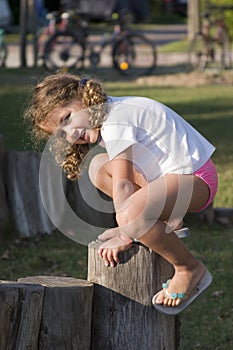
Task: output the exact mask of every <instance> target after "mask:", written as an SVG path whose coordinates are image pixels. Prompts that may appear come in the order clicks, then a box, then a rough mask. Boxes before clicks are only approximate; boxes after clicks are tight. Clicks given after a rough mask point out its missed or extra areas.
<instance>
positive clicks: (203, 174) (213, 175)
mask: <svg viewBox="0 0 233 350" xmlns="http://www.w3.org/2000/svg"><path fill="white" fill-rule="evenodd" d="M193 174H194V175H196V176H198V177H200V178H201V179H202V180H203V181H204V182H205V183H206V184H207V186H208V187H209V190H210V196H209V199H208V201H207V202H206V204H205V205H204V206H203V207H202V208H201V209H198V210H196V212H199V211H202V210H204V209H205V208H207V207H208V206H209V205H210V204H211V203H212V202H213V200H214V197H215V195H216V193H217V189H218V174H217V171H216V168H215V165H214V163H213V162H212V160H211V159H209V160H208V161H207V162H206V163H205V164H204V165H203V166H202V167H201V168H200V169H198V170H197V171H194V173H193Z"/></svg>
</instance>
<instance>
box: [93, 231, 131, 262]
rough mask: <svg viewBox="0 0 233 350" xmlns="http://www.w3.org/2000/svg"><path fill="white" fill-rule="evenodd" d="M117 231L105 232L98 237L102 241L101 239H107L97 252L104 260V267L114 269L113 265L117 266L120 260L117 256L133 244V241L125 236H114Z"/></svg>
mask: <svg viewBox="0 0 233 350" xmlns="http://www.w3.org/2000/svg"><path fill="white" fill-rule="evenodd" d="M117 229H118V228H114V229H110V230H106V231H105V232H104V233H103V234H102V235H100V236H99V238H100V239H102V240H103V238H104V239H105V240H106V239H108V240H107V241H106V242H104V243H103V244H102V245H101V246H100V248H99V250H98V254H99V256H100V257H101V258H103V259H104V264H105V266H106V267H108V266H111V267H114V266H115V264H119V263H120V260H119V256H118V254H119V253H120V252H124V251H126V250H128V249H130V248H131V246H132V243H133V240H132V239H130V238H129V237H127V236H125V235H124V236H123V235H117V236H116V232H117Z"/></svg>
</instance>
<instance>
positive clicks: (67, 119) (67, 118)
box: [63, 114, 70, 124]
mask: <svg viewBox="0 0 233 350" xmlns="http://www.w3.org/2000/svg"><path fill="white" fill-rule="evenodd" d="M69 120H70V114H68V115H67V116H66V117H65V118H64V119H63V123H64V124H67V123H68V122H69Z"/></svg>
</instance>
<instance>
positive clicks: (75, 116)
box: [41, 101, 99, 145]
mask: <svg viewBox="0 0 233 350" xmlns="http://www.w3.org/2000/svg"><path fill="white" fill-rule="evenodd" d="M41 128H42V129H43V130H44V131H46V132H48V133H49V134H53V133H55V134H57V135H58V136H59V137H62V138H65V139H66V140H67V141H68V142H70V143H71V144H79V145H80V144H86V143H95V142H96V141H97V139H98V136H99V130H98V129H97V128H92V127H91V125H90V123H89V115H88V113H87V111H86V110H85V109H81V108H80V105H79V103H78V102H76V101H72V102H70V103H69V104H67V105H66V106H64V107H56V108H54V109H53V110H52V111H51V112H50V113H49V114H48V117H47V120H46V122H45V123H43V124H42V125H41Z"/></svg>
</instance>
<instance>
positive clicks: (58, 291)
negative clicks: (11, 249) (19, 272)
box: [0, 276, 93, 350]
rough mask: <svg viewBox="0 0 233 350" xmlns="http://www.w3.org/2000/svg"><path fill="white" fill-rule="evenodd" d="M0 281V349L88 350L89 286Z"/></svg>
mask: <svg viewBox="0 0 233 350" xmlns="http://www.w3.org/2000/svg"><path fill="white" fill-rule="evenodd" d="M18 282H19V283H16V282H9V281H8V282H7V281H0V349H4V350H16V349H17V350H23V349H30V350H64V349H69V350H78V349H82V350H89V349H90V344H91V312H92V295H93V285H92V284H91V283H88V282H87V281H83V280H78V279H75V278H69V277H53V276H51V277H50V276H35V277H26V278H21V279H19V281H18Z"/></svg>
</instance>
